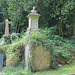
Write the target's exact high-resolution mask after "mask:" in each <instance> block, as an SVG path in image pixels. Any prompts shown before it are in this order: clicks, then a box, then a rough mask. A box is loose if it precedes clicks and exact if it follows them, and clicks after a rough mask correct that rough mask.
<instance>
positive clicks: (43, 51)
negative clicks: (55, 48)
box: [25, 7, 51, 71]
mask: <svg viewBox="0 0 75 75" xmlns="http://www.w3.org/2000/svg"><path fill="white" fill-rule="evenodd" d="M39 16H40V14H38V13H37V12H36V10H35V7H33V10H31V13H30V14H29V15H28V16H27V17H28V18H29V26H28V29H29V30H28V31H29V33H37V34H38V32H39V30H38V19H39ZM32 43H33V42H28V43H27V44H26V47H25V65H26V66H28V67H29V68H30V69H31V71H39V70H45V69H49V68H50V64H51V62H50V51H48V50H47V48H46V47H45V46H41V47H40V46H39V45H37V46H36V45H34V46H33V47H32V48H31V47H30V46H29V44H32ZM34 47H35V48H34Z"/></svg>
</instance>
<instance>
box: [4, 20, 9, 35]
mask: <svg viewBox="0 0 75 75" xmlns="http://www.w3.org/2000/svg"><path fill="white" fill-rule="evenodd" d="M8 35H9V21H8V19H6V22H5V34H4V36H8Z"/></svg>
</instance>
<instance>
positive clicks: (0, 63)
mask: <svg viewBox="0 0 75 75" xmlns="http://www.w3.org/2000/svg"><path fill="white" fill-rule="evenodd" d="M2 69H3V54H0V71H2Z"/></svg>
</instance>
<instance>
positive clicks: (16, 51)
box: [6, 42, 25, 67]
mask: <svg viewBox="0 0 75 75" xmlns="http://www.w3.org/2000/svg"><path fill="white" fill-rule="evenodd" d="M24 48H25V45H24V44H23V43H20V42H18V43H13V44H11V45H10V47H9V48H8V49H7V52H6V66H7V67H8V66H17V65H19V64H20V63H21V61H22V60H23V59H24Z"/></svg>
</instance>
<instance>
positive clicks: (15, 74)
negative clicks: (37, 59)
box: [2, 64, 75, 75]
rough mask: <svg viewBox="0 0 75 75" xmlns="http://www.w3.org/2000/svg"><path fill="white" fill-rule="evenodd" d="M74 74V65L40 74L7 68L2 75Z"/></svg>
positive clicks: (39, 73) (16, 68)
mask: <svg viewBox="0 0 75 75" xmlns="http://www.w3.org/2000/svg"><path fill="white" fill-rule="evenodd" d="M74 73H75V64H70V65H65V66H63V67H62V68H59V69H58V70H47V71H42V72H41V71H40V72H35V73H31V72H27V71H26V70H25V69H22V68H20V67H8V68H4V70H3V73H2V75H65V74H74Z"/></svg>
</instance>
